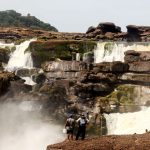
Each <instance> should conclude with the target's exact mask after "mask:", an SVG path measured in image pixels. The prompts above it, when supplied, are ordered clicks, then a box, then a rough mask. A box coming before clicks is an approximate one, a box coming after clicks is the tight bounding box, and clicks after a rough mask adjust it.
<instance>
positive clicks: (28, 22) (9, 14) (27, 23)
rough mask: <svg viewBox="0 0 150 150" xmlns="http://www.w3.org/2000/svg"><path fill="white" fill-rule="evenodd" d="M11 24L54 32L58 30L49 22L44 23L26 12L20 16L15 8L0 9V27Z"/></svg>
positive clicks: (10, 25)
mask: <svg viewBox="0 0 150 150" xmlns="http://www.w3.org/2000/svg"><path fill="white" fill-rule="evenodd" d="M12 26H13V27H28V28H34V29H42V30H47V31H56V32H57V31H58V30H57V29H56V28H55V27H53V26H51V25H50V24H49V23H44V22H43V21H41V20H39V19H37V18H36V17H35V16H31V15H30V14H27V16H22V14H20V13H18V12H16V11H15V10H6V11H0V27H12Z"/></svg>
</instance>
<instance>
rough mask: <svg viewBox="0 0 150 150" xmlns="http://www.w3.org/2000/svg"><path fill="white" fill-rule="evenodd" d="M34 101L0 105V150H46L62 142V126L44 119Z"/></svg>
mask: <svg viewBox="0 0 150 150" xmlns="http://www.w3.org/2000/svg"><path fill="white" fill-rule="evenodd" d="M41 107H42V106H41V105H39V104H36V102H34V101H22V102H19V103H18V102H6V103H2V104H0V150H46V147H47V145H49V144H53V143H56V142H60V141H62V140H64V138H65V137H64V136H65V135H63V133H62V128H63V127H62V126H60V125H57V124H55V123H54V122H53V121H52V120H51V119H50V118H49V119H44V116H43V115H42V114H41V111H40V110H41Z"/></svg>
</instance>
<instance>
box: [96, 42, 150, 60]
mask: <svg viewBox="0 0 150 150" xmlns="http://www.w3.org/2000/svg"><path fill="white" fill-rule="evenodd" d="M128 50H135V51H150V43H148V42H136V43H130V42H129V43H127V42H98V43H97V48H96V49H95V50H94V62H95V63H99V62H112V61H122V62H124V52H126V51H128Z"/></svg>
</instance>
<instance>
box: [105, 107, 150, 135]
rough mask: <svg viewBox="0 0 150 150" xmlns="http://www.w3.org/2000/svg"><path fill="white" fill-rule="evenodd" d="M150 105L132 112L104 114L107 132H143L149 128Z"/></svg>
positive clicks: (119, 133)
mask: <svg viewBox="0 0 150 150" xmlns="http://www.w3.org/2000/svg"><path fill="white" fill-rule="evenodd" d="M149 116H150V107H143V108H142V110H141V111H139V112H134V113H114V114H109V115H105V117H106V121H107V128H108V134H118V135H121V134H134V133H139V134H141V133H145V130H146V129H147V130H150V117H149Z"/></svg>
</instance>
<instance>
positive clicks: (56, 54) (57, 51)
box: [28, 40, 96, 67]
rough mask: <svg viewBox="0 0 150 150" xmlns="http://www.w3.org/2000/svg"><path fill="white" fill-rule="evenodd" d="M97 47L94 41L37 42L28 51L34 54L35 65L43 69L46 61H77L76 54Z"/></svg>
mask: <svg viewBox="0 0 150 150" xmlns="http://www.w3.org/2000/svg"><path fill="white" fill-rule="evenodd" d="M95 45H96V43H95V42H93V41H69V40H65V41H64V40H61V41H57V40H55V41H54V40H52V41H46V42H43V41H36V42H32V43H31V44H30V46H29V48H28V50H30V51H31V53H32V58H33V62H34V64H33V65H34V66H35V67H41V64H42V63H44V62H45V61H50V60H51V61H54V60H73V59H76V58H75V57H76V53H80V54H84V53H85V52H88V51H92V50H93V49H94V47H95Z"/></svg>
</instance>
